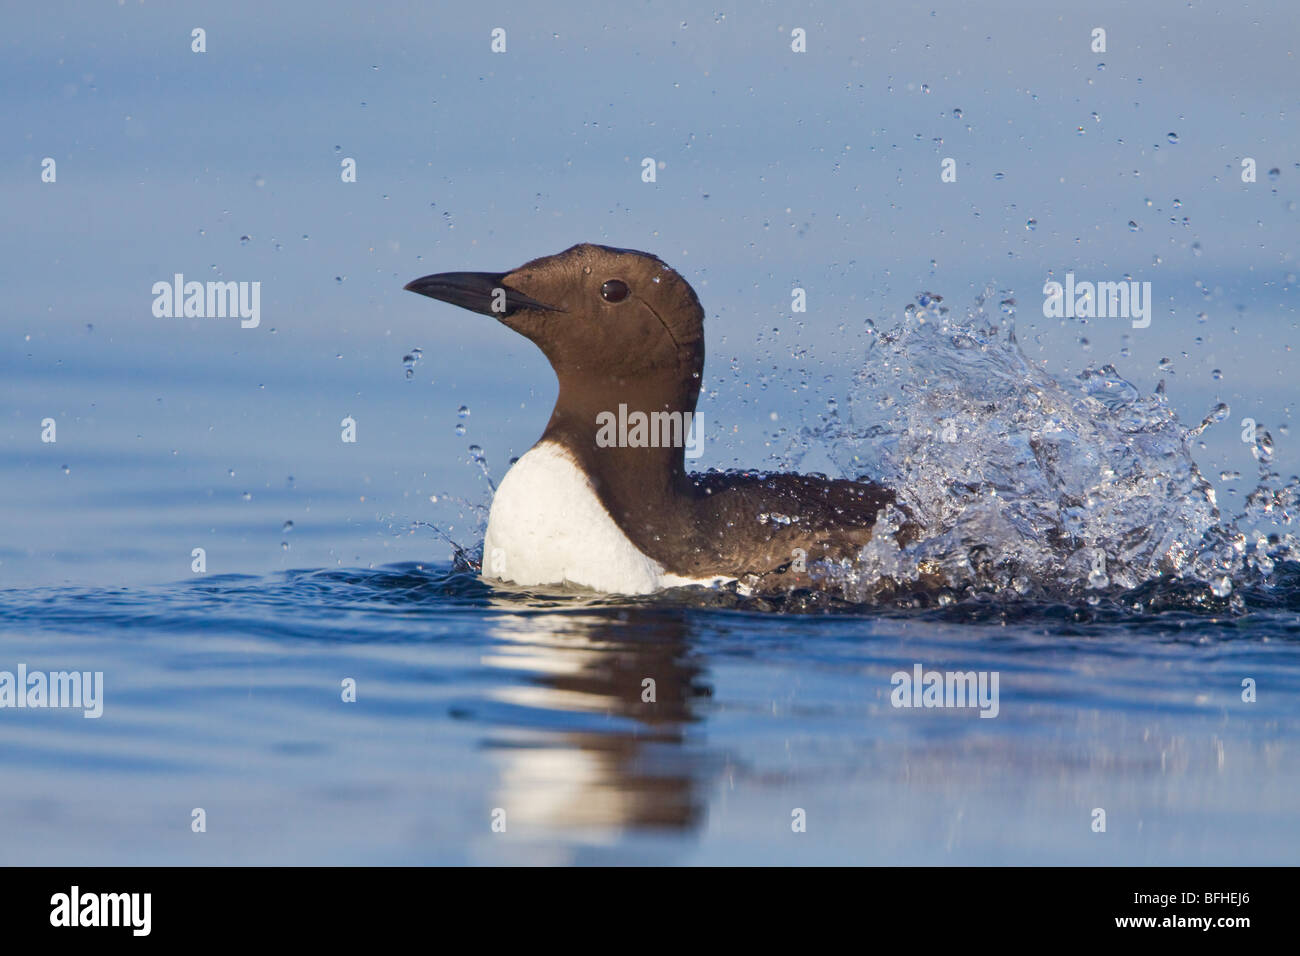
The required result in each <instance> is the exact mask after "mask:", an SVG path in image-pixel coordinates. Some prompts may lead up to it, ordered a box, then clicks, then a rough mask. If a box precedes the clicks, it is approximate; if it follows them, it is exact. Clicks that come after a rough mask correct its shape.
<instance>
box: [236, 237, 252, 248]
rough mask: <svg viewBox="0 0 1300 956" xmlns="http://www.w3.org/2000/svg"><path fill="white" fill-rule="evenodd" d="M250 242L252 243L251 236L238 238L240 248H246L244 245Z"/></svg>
mask: <svg viewBox="0 0 1300 956" xmlns="http://www.w3.org/2000/svg"><path fill="white" fill-rule="evenodd" d="M250 241H252V236H240V237H239V244H240V245H241V246H246V245H248V243H249V242H250Z"/></svg>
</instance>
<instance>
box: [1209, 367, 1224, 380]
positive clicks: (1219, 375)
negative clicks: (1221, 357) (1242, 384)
mask: <svg viewBox="0 0 1300 956" xmlns="http://www.w3.org/2000/svg"><path fill="white" fill-rule="evenodd" d="M1210 378H1212V379H1214V380H1215V381H1216V382H1218V381H1221V380H1222V379H1223V369H1221V368H1216V369H1214V370H1212V371H1211V372H1210Z"/></svg>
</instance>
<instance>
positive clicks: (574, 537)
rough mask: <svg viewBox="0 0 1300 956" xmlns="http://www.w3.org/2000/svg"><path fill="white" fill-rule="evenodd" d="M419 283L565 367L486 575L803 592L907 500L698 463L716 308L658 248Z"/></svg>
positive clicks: (513, 477)
mask: <svg viewBox="0 0 1300 956" xmlns="http://www.w3.org/2000/svg"><path fill="white" fill-rule="evenodd" d="M405 289H406V290H407V291H410V292H415V293H418V294H420V295H423V296H427V297H429V298H432V299H436V300H439V301H441V302H445V303H449V304H451V305H455V306H459V307H460V308H463V309H467V310H469V311H471V312H475V313H480V314H483V315H488V316H492V317H494V318H496V319H497V320H498V321H499V322H501V323H502V324H503V325H505V326H506V327H508V328H510V329H512V330H514V331H515V332H517V333H519V334H520V335H522V336H524V337H525V338H527V339H529V340H530V341H531V342H533V343H534V344H535V345H536V346H537V347H538V348H539V349H541V351H542V354H543V355H545V356H546V358H547V359H548V360H549V362H550V365H551V368H552V369H553V370H554V372H555V376H556V378H557V379H558V380H559V393H558V396H557V398H556V401H555V408H554V410H553V411H552V412H551V417H550V420H549V421H548V422H547V424H546V428H545V430H544V431H543V432H542V436H541V438H540V439H539V440H538V441H537V443H536V444H534V445H533V446H532V448H530V449H529V450H528V452H527V453H525V454H524V455H523V456H521V457H520V458H519V459H518V460H517V461H515V462H514V464H513V465H512V466H511V467H510V469H509V470H508V471H507V473H506V475H505V477H504V478H503V479H502V480H501V483H500V486H499V487H498V488H497V489H496V492H495V494H494V496H493V500H492V504H491V508H490V511H489V516H488V525H487V530H486V534H485V536H484V541H483V555H482V561H481V571H480V573H481V575H482V577H483V578H484V579H485V580H488V581H495V582H502V583H508V584H513V585H518V586H524V587H530V586H531V587H537V586H548V587H549V586H558V587H578V588H585V589H590V590H594V591H599V592H605V593H608V594H615V595H644V594H650V593H654V592H657V591H661V590H664V589H668V588H677V587H687V586H703V587H714V588H717V587H719V586H724V585H728V584H731V583H733V582H734V583H735V585H736V586H737V587H738V588H741V589H743V590H744V592H745V593H752V592H758V593H766V592H775V591H781V590H786V591H788V590H791V589H794V588H799V587H809V586H812V582H813V580H814V576H813V569H814V567H816V566H818V562H823V563H824V562H843V561H846V560H847V561H852V560H853V558H854V556H855V555H857V554H858V553H859V552H860V550H861V548H862V547H863V546H864V545H865V544H867V543H868V542H870V541H871V539H872V537H873V535H874V534H875V533H876V530H875V529H876V527H877V519H878V518H879V517H882V516H884V515H883V513H884V512H886V509H887V508H889V506H890V505H894V504H896V495H895V493H894V492H893V491H892V490H891V489H889V488H887V487H885V486H883V485H881V484H879V483H876V482H874V481H871V480H866V479H864V480H853V479H847V478H827V477H825V476H822V475H801V474H790V473H762V472H756V471H743V472H736V471H726V472H721V471H708V472H704V473H696V474H693V473H689V472H688V471H687V468H686V445H687V443H688V442H689V440H690V438H689V434H688V433H689V428H690V424H691V423H692V421H693V420H694V419H693V417H694V416H695V413H696V402H697V400H698V398H699V393H700V384H701V376H702V375H703V372H704V310H703V308H702V307H701V305H700V300H699V298H698V296H697V295H696V294H695V290H694V289H692V288H691V285H690V283H688V282H687V281H686V279H684V278H683V277H682V276H681V274H680V273H678V272H677V271H675V270H674V269H672V268H671V267H670V266H668V265H667V264H666V263H665V262H663V260H661V259H660V258H659V257H658V256H655V255H652V254H650V253H646V252H640V251H637V250H634V249H621V248H615V247H611V246H604V245H597V244H592V243H581V244H578V245H575V246H572V247H571V248H569V249H566V250H565V251H563V252H561V253H558V254H556V255H551V256H544V257H542V258H538V259H534V260H532V261H530V262H527V263H525V264H524V265H522V266H520V267H518V268H517V269H514V270H513V271H510V272H505V273H494V272H445V273H437V274H434V275H427V276H423V277H421V278H418V279H414V280H412V281H411V282H409V283H407V284H406V286H405ZM696 424H698V422H696ZM899 513H901V514H902V515H904V516H906V511H905V510H903V511H901V512H899ZM890 520H892V518H891V519H890ZM884 527H886V529H887V530H888V529H890V528H893V529H894V530H897V523H896V522H895V523H894V524H888V523H887V524H886V525H885V526H884ZM820 566H822V567H824V566H825V565H824V564H822V565H820Z"/></svg>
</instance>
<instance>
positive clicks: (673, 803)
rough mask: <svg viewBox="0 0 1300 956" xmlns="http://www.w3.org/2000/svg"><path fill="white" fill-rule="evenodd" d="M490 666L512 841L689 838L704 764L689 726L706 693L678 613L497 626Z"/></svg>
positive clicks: (588, 615)
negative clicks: (519, 835)
mask: <svg viewBox="0 0 1300 956" xmlns="http://www.w3.org/2000/svg"><path fill="white" fill-rule="evenodd" d="M490 637H491V639H492V640H493V642H494V646H493V647H492V649H491V650H490V651H489V652H488V653H487V654H485V656H484V658H483V664H484V666H486V667H489V668H493V669H499V670H501V671H503V672H505V671H508V672H512V674H513V676H514V679H513V680H512V681H511V682H509V683H505V682H503V683H501V684H500V685H498V686H497V687H495V688H493V689H492V690H491V691H489V692H488V697H489V698H490V699H491V700H492V701H494V702H495V703H496V704H498V705H504V706H501V707H498V708H494V712H495V718H496V719H495V720H494V723H496V724H497V727H496V728H494V730H493V732H492V733H491V735H490V738H489V745H490V746H491V747H493V748H494V750H495V754H496V755H497V756H498V757H499V758H500V760H501V763H502V768H501V775H500V786H499V790H498V792H497V794H496V795H495V796H494V798H493V799H494V800H495V801H496V806H499V807H501V808H502V809H504V810H505V811H506V814H507V819H508V826H509V830H510V832H518V831H519V830H520V829H528V828H546V829H556V828H566V829H573V828H582V829H588V830H592V831H605V832H607V833H617V832H619V831H623V830H634V829H663V828H667V829H672V830H690V829H693V828H695V827H696V826H697V825H698V824H699V823H700V821H701V819H702V817H703V811H704V806H705V799H704V797H703V796H702V795H701V793H700V792H699V790H700V786H699V782H700V780H701V778H702V775H703V773H704V772H706V771H707V769H708V767H709V766H710V765H711V764H712V763H714V762H715V761H713V760H711V759H710V757H709V756H708V755H707V753H706V752H704V751H703V749H702V748H701V747H700V745H699V744H698V743H697V742H696V741H695V740H694V739H693V737H692V735H691V733H690V728H691V725H692V724H694V723H696V722H697V721H698V720H699V719H700V718H699V717H697V716H696V713H695V709H696V707H697V706H698V702H699V701H700V699H701V698H705V697H708V696H709V695H710V693H711V690H710V688H709V687H708V686H707V684H706V683H705V682H704V679H703V673H702V672H703V668H702V666H701V664H700V663H698V662H697V659H696V658H695V656H694V655H693V653H692V650H691V646H690V640H689V638H690V624H689V623H688V621H687V619H686V618H685V617H684V615H682V613H681V612H680V611H673V610H653V609H642V608H636V609H626V608H625V609H619V610H614V609H608V610H598V611H593V612H583V613H577V614H574V613H558V614H557V613H536V612H533V613H518V614H507V615H503V616H501V617H498V618H497V619H496V621H495V622H494V626H493V627H492V629H491V630H490Z"/></svg>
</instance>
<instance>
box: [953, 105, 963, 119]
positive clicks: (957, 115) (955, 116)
mask: <svg viewBox="0 0 1300 956" xmlns="http://www.w3.org/2000/svg"><path fill="white" fill-rule="evenodd" d="M952 118H953V119H961V118H962V111H961V107H957V108H956V109H955V110H953V111H952Z"/></svg>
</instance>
